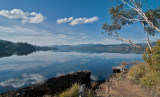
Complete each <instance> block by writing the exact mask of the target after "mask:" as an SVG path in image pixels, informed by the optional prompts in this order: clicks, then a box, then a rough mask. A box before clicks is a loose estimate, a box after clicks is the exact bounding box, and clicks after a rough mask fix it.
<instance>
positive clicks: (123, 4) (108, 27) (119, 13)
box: [102, 0, 160, 50]
mask: <svg viewBox="0 0 160 97" xmlns="http://www.w3.org/2000/svg"><path fill="white" fill-rule="evenodd" d="M155 1H156V0H155ZM117 2H118V4H119V5H118V6H114V7H112V8H110V10H109V11H110V15H111V20H112V23H111V24H108V23H104V24H103V27H102V29H103V30H104V31H105V32H106V33H107V34H108V35H111V36H114V37H115V38H116V39H117V40H121V41H126V42H129V43H131V44H132V45H134V46H135V47H138V48H142V47H140V46H138V45H136V44H134V43H133V42H132V41H131V40H130V39H125V38H122V37H120V36H119V31H120V30H121V29H122V28H123V26H128V25H133V24H135V23H140V24H142V27H143V29H144V32H145V35H146V38H147V44H148V47H149V49H150V50H151V49H152V48H151V45H150V40H149V36H150V35H153V36H154V35H155V34H156V33H158V32H160V8H158V7H156V8H154V9H151V8H150V7H149V5H148V4H147V0H117ZM142 2H143V3H142ZM145 5H147V8H146V7H144V6H145Z"/></svg>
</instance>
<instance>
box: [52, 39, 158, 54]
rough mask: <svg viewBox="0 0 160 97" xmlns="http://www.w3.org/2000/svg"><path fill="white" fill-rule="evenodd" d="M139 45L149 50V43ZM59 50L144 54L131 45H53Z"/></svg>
mask: <svg viewBox="0 0 160 97" xmlns="http://www.w3.org/2000/svg"><path fill="white" fill-rule="evenodd" d="M137 45H139V46H141V47H143V48H147V47H148V45H147V43H137ZM155 45H156V42H153V43H151V46H155ZM53 46H54V47H57V48H59V49H60V50H61V51H87V52H92V53H103V52H107V53H136V54H142V53H143V52H144V49H139V48H136V47H134V46H133V45H131V44H111V45H103V44H80V45H53Z"/></svg>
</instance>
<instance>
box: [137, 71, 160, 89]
mask: <svg viewBox="0 0 160 97" xmlns="http://www.w3.org/2000/svg"><path fill="white" fill-rule="evenodd" d="M140 82H141V84H142V85H144V86H149V87H151V86H153V85H156V84H158V83H159V82H160V73H159V72H156V71H151V72H147V73H146V75H145V76H143V77H142V78H141V79H140Z"/></svg>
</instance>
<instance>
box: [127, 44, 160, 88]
mask: <svg viewBox="0 0 160 97" xmlns="http://www.w3.org/2000/svg"><path fill="white" fill-rule="evenodd" d="M143 59H144V60H145V61H146V63H145V62H141V63H137V64H136V65H134V66H132V67H131V68H130V70H129V73H128V74H129V75H130V76H131V77H134V78H135V79H136V80H137V81H139V82H140V84H141V85H144V86H149V87H151V86H153V85H157V84H159V83H160V41H157V46H154V47H153V48H152V50H150V49H149V48H147V49H146V51H145V52H144V54H143Z"/></svg>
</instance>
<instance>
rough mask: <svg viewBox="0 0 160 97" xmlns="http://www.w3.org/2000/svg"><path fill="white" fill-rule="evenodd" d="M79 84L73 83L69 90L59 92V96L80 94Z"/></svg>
mask: <svg viewBox="0 0 160 97" xmlns="http://www.w3.org/2000/svg"><path fill="white" fill-rule="evenodd" d="M79 88H80V85H79V84H77V83H76V84H73V85H72V86H71V87H70V88H69V89H68V90H66V91H64V92H62V93H60V94H59V96H58V97H78V96H79Z"/></svg>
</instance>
